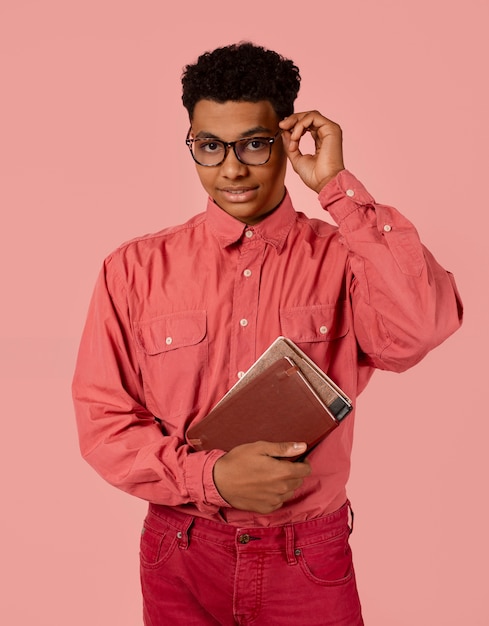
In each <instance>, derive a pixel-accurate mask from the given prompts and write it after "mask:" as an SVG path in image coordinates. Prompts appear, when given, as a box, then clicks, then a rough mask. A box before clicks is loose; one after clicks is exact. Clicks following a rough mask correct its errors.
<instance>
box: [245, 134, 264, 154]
mask: <svg viewBox="0 0 489 626" xmlns="http://www.w3.org/2000/svg"><path fill="white" fill-rule="evenodd" d="M266 148H268V140H267V139H261V138H259V137H254V138H253V139H249V140H247V141H246V143H245V144H244V149H245V150H246V151H247V152H259V151H260V150H264V149H266Z"/></svg>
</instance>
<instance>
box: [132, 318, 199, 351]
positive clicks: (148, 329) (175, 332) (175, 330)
mask: <svg viewBox="0 0 489 626" xmlns="http://www.w3.org/2000/svg"><path fill="white" fill-rule="evenodd" d="M206 322H207V318H206V312H205V311H180V312H178V313H169V314H168V315H161V316H160V317H156V318H153V319H151V320H148V321H145V322H138V323H137V324H136V325H135V330H136V339H137V342H138V344H139V347H140V348H141V349H142V350H143V351H144V352H146V354H149V355H153V354H159V353H161V352H169V351H170V350H176V349H177V348H182V347H185V346H193V345H195V344H197V343H199V342H201V341H202V339H204V337H205V334H206V327H207V323H206Z"/></svg>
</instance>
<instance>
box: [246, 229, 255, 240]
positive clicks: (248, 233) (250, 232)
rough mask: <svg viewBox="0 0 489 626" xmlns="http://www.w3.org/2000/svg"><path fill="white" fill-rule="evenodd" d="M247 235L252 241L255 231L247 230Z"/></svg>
mask: <svg viewBox="0 0 489 626" xmlns="http://www.w3.org/2000/svg"><path fill="white" fill-rule="evenodd" d="M245 235H246V236H247V237H248V239H251V237H253V231H252V230H245Z"/></svg>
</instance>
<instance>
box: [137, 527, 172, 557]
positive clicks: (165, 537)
mask: <svg viewBox="0 0 489 626" xmlns="http://www.w3.org/2000/svg"><path fill="white" fill-rule="evenodd" d="M160 526H161V525H160ZM176 545H177V535H176V531H175V529H173V528H171V527H169V526H167V527H166V528H161V527H160V528H158V530H156V529H155V528H153V527H152V526H151V525H150V524H149V523H148V522H147V521H145V523H144V526H143V529H142V531H141V541H140V546H139V558H140V562H141V567H145V568H149V569H154V568H157V567H160V566H161V565H163V563H165V562H166V561H167V560H168V559H169V558H170V556H171V555H172V553H173V551H174V550H175V547H176Z"/></svg>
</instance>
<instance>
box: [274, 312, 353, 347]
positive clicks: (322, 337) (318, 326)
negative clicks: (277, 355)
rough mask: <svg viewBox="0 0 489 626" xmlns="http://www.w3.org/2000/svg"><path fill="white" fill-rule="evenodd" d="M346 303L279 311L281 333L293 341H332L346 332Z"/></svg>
mask: <svg viewBox="0 0 489 626" xmlns="http://www.w3.org/2000/svg"><path fill="white" fill-rule="evenodd" d="M345 313H346V305H345V304H338V305H333V304H331V305H322V304H318V305H313V306H298V307H292V308H289V309H282V310H281V311H280V325H281V328H282V332H283V334H284V335H285V336H286V337H288V338H289V339H292V341H294V342H296V343H297V342H313V341H332V340H333V339H338V338H339V337H344V336H345V335H346V334H347V332H348V319H347V316H346V314H345Z"/></svg>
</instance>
